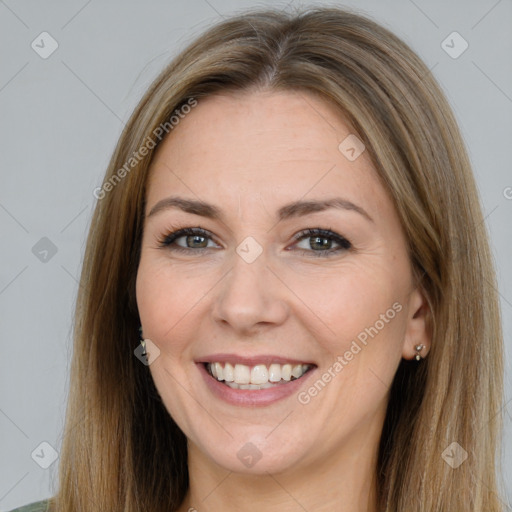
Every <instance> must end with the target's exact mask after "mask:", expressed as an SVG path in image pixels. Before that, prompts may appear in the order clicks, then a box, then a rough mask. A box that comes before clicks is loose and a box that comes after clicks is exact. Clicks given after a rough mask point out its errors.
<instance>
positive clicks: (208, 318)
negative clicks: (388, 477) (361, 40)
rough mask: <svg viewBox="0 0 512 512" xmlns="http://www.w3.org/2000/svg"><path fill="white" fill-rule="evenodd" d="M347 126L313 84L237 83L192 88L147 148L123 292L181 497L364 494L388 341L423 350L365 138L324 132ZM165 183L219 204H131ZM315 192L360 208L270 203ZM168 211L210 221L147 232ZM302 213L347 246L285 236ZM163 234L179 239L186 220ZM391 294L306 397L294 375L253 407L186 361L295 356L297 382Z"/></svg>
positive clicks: (343, 502)
mask: <svg viewBox="0 0 512 512" xmlns="http://www.w3.org/2000/svg"><path fill="white" fill-rule="evenodd" d="M350 133H352V130H351V129H350V127H349V126H348V125H347V124H345V122H344V121H343V119H342V118H341V117H340V115H339V114H337V113H335V111H334V110H333V108H332V106H329V105H328V104H327V103H325V102H324V101H322V100H320V99H318V98H317V97H315V96H313V95H310V94H306V93H303V92H269V91H258V92H254V91H251V92H246V93H230V94H225V95H216V96H211V97H208V98H206V99H201V100H200V101H199V102H198V105H197V107H195V108H194V109H193V110H192V112H191V113H189V114H188V115H187V116H186V117H185V118H184V119H183V120H181V121H180V124H179V126H177V127H176V128H175V129H174V130H173V132H172V133H171V136H169V137H168V138H167V139H165V140H164V141H163V143H162V144H161V146H160V147H159V149H158V151H157V154H156V157H155V159H154V161H153V164H152V168H151V174H150V179H149V186H148V191H147V203H146V204H147V210H146V219H145V227H144V236H143V240H142V252H141V260H140V266H139V269H138V274H137V302H138V307H139V312H140V317H141V323H142V326H143V331H144V337H145V338H146V339H150V340H151V341H152V343H154V344H155V345H156V346H157V347H158V348H159V350H160V355H159V356H158V357H157V358H156V359H155V360H154V362H152V364H151V365H150V366H149V369H150V372H151V375H152V377H153V379H154V382H155V385H156V387H157V389H158V391H159V393H160V395H161V396H162V399H163V402H164V404H165V406H166V408H167V410H168V411H169V414H170V415H171V416H172V417H173V418H174V420H175V421H176V422H177V424H178V425H179V426H180V428H181V429H182V430H183V432H184V433H185V434H186V436H187V438H188V447H189V471H190V489H189V492H188V494H187V497H186V499H185V501H184V503H183V504H182V506H181V507H180V509H179V510H180V512H184V511H187V510H190V509H191V508H193V509H196V510H197V511H199V512H203V511H205V512H207V511H218V510H224V511H230V510H233V511H234V510H244V511H256V510H258V511H260V510H266V511H277V510H279V512H287V511H299V510H300V511H303V510H315V511H332V510H342V511H344V512H355V511H365V512H368V511H375V510H376V497H375V491H376V486H375V478H374V473H375V468H376V463H377V450H378V444H379V439H380V434H381V431H382V426H383V421H384V418H385V411H386V405H387V402H388V393H389V387H390V385H391V383H392V380H393V376H394V374H395V372H396V369H397V367H398V365H399V363H400V360H401V358H406V359H412V358H413V357H414V355H415V350H414V346H415V345H417V344H420V343H422V344H424V345H425V348H424V349H423V351H422V356H423V357H425V356H426V354H427V353H428V349H429V346H430V340H429V338H428V335H427V328H426V317H427V314H428V311H427V304H426V301H425V299H424V296H423V295H422V292H421V290H419V289H417V288H415V284H414V281H413V277H412V270H411V264H410V261H409V259H408V255H407V250H406V240H405V237H404V234H403V231H402V228H401V225H400V222H399V219H398V216H397V213H396V211H395V208H394V206H393V203H392V201H391V199H390V197H389V196H388V194H387V192H386V190H385V189H384V188H383V186H382V185H381V183H380V182H379V180H378V178H377V175H376V172H375V169H374V168H373V167H372V164H371V162H370V158H369V155H368V154H367V152H366V151H364V152H363V153H362V154H361V155H360V156H359V157H358V158H357V159H356V160H355V161H349V160H348V159H347V158H346V157H345V156H344V154H342V152H341V151H340V150H339V149H338V145H339V144H340V142H341V141H343V140H344V139H345V137H347V136H348V135H349V134H350ZM171 195H172V196H182V197H186V198H189V199H201V200H203V201H206V202H208V203H212V204H214V205H216V206H217V207H219V208H220V209H222V212H223V216H224V217H223V220H222V221H219V220H213V219H209V218H205V217H203V216H199V215H196V214H192V213H187V212H183V211H181V210H179V209H176V208H170V209H164V210H161V211H159V212H158V213H156V214H154V215H151V216H149V217H148V214H149V212H150V211H151V210H152V208H153V207H154V206H155V205H156V204H157V203H158V202H159V201H160V200H162V199H164V198H166V197H169V196H171ZM330 197H343V198H344V199H347V200H349V201H351V202H352V203H355V204H356V205H358V206H359V207H361V208H363V209H364V210H365V211H366V212H367V213H368V215H369V216H370V217H371V219H372V220H368V219H367V218H365V216H363V215H361V214H360V213H358V212H356V211H353V210H343V209H335V208H330V209H326V210H324V211H320V212H314V213H308V214H307V215H305V216H302V217H294V218H290V219H287V220H283V221H281V222H278V221H277V219H276V212H277V210H278V209H279V208H280V207H281V206H283V205H285V204H287V203H290V202H293V201H297V200H301V199H302V200H305V199H307V200H312V199H326V198H330ZM185 227H190V228H196V227H202V228H204V229H206V230H207V231H209V232H210V233H211V238H210V239H208V238H206V239H205V240H203V239H200V240H199V242H197V241H196V245H195V246H194V245H193V244H194V241H193V240H190V239H189V241H188V244H189V245H188V247H190V246H192V248H190V249H189V252H188V253H180V252H176V251H173V250H172V246H170V247H160V245H159V240H161V239H162V238H163V237H165V236H166V235H167V234H169V233H170V232H171V231H174V230H176V229H178V228H185ZM307 228H323V229H330V230H332V231H333V232H335V233H337V234H339V235H341V236H343V237H345V238H346V239H348V240H349V241H350V242H351V244H352V247H351V248H350V249H348V250H342V251H339V252H336V253H331V255H329V256H325V255H321V256H316V255H315V254H314V252H315V251H316V252H318V250H319V249H318V245H315V243H314V241H315V237H314V236H313V237H312V238H311V236H305V237H304V238H302V240H300V241H297V240H295V239H294V238H293V235H294V234H296V233H299V232H300V231H302V230H304V229H307ZM249 236H251V237H253V238H254V239H255V240H256V241H257V242H258V243H259V245H260V246H261V248H262V249H263V252H262V253H261V254H260V255H259V256H258V257H257V258H256V259H255V261H253V262H252V263H248V262H247V261H246V260H244V259H243V258H242V257H240V256H239V254H238V253H237V252H236V248H237V246H238V245H239V244H240V243H241V242H242V241H243V240H244V239H245V238H246V237H249ZM323 238H324V237H322V236H321V239H322V240H323ZM327 242H328V240H327ZM198 244H199V245H198ZM206 244H207V247H208V248H207V249H201V248H197V247H198V246H199V247H204V246H205V245H206ZM176 245H179V246H181V247H182V248H184V247H187V237H186V236H184V237H182V238H180V239H179V240H177V241H176V242H175V246H176ZM328 247H329V248H330V249H331V250H334V249H336V248H337V247H338V244H337V243H336V242H335V241H332V242H331V245H329V246H328ZM395 303H398V304H399V305H400V306H401V311H400V312H399V313H397V314H396V316H394V318H393V319H392V320H389V321H388V322H387V323H385V326H384V327H383V328H382V329H380V330H379V331H378V334H377V335H375V336H374V337H373V338H369V339H368V343H367V345H365V346H363V345H361V344H360V345H361V347H362V349H361V350H360V351H359V352H358V353H357V355H355V356H354V357H353V358H352V360H351V361H348V362H347V364H346V365H344V367H343V369H342V371H340V372H338V373H336V376H335V377H333V378H332V379H331V380H330V382H328V384H327V385H326V386H325V387H324V388H323V389H322V390H321V392H319V393H318V394H317V395H316V396H314V397H311V400H310V401H309V403H307V404H303V403H300V402H299V400H298V394H297V393H294V394H292V395H291V396H290V397H287V398H286V399H284V400H280V401H278V402H275V403H273V404H271V405H268V406H263V407H262V406H258V407H241V406H235V405H232V404H228V403H226V402H224V401H222V400H221V399H219V398H217V397H216V396H215V395H213V394H212V393H211V391H210V390H209V388H208V387H207V386H206V384H205V382H204V380H203V378H201V375H200V374H199V371H198V368H197V365H196V364H195V362H194V360H197V358H198V357H201V356H204V355H207V354H213V353H230V354H233V353H236V354H243V355H248V356H251V355H261V354H278V355H281V356H284V357H289V358H294V359H300V360H303V361H305V362H306V361H307V362H311V361H312V362H314V363H315V364H316V365H317V368H316V369H315V370H314V376H313V375H310V376H309V377H308V381H307V384H305V385H303V387H301V388H300V391H304V390H306V391H307V389H308V388H309V387H310V386H311V385H312V384H313V383H314V382H315V381H316V380H317V379H318V378H320V377H321V375H322V374H323V373H324V372H326V371H328V369H329V368H331V371H332V367H333V364H334V363H335V361H336V360H337V357H338V356H339V355H341V356H343V354H344V353H345V352H346V351H347V350H349V349H350V347H351V343H352V342H353V340H356V339H357V336H358V334H360V333H361V332H363V331H364V330H365V328H368V327H370V326H374V325H375V324H376V321H377V320H379V318H381V317H380V315H382V314H385V313H386V311H387V310H389V309H390V308H391V307H392V305H393V304H395ZM248 442H251V443H253V444H254V445H255V446H256V447H257V448H258V450H259V451H260V453H261V455H262V457H261V459H260V460H259V461H258V462H257V463H256V464H254V465H253V466H252V467H250V468H248V467H245V466H244V465H243V464H242V463H241V461H240V460H239V458H238V457H237V452H238V451H239V450H240V449H241V448H242V447H243V446H244V445H245V444H246V443H248Z"/></svg>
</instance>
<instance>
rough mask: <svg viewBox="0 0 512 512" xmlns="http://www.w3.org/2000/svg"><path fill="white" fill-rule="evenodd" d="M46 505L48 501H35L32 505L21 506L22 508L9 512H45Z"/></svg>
mask: <svg viewBox="0 0 512 512" xmlns="http://www.w3.org/2000/svg"><path fill="white" fill-rule="evenodd" d="M47 504H48V500H43V501H35V502H34V503H29V504H28V505H23V507H19V508H15V509H14V510H11V512H46V506H47Z"/></svg>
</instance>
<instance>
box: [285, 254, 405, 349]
mask: <svg viewBox="0 0 512 512" xmlns="http://www.w3.org/2000/svg"><path fill="white" fill-rule="evenodd" d="M293 274H294V275H292V274H291V273H289V275H288V276H286V280H287V281H288V282H293V292H294V294H295V295H296V296H297V297H298V299H299V300H298V301H296V304H297V307H298V308H301V310H302V311H301V312H300V314H299V311H297V314H296V317H297V318H300V319H301V321H303V322H304V324H305V325H306V323H307V324H308V325H307V328H308V330H310V331H315V332H317V333H318V338H317V341H318V342H321V343H322V344H323V345H324V348H325V349H327V351H328V352H329V353H330V354H339V353H340V352H344V351H345V350H349V349H350V345H351V342H352V341H353V340H358V341H359V342H360V345H361V346H363V347H364V346H365V345H364V343H365V341H366V342H368V340H372V339H374V338H375V339H376V338H377V336H378V337H379V339H381V340H382V339H384V338H385V339H386V340H387V342H386V343H387V344H388V345H389V344H390V343H395V345H396V344H399V342H400V339H401V334H402V333H403V323H404V317H405V315H404V314H403V313H402V314H400V310H403V309H404V304H403V301H404V299H403V297H404V293H403V291H404V289H405V287H404V286H402V283H401V282H400V279H399V277H398V276H397V275H396V274H395V275H394V276H393V275H392V273H391V272H389V271H387V268H382V265H373V266H372V265H369V264H366V263H364V262H363V263H361V264H357V265H356V264H347V265H344V266H342V267H340V268H339V269H337V270H336V271H332V270H331V271H329V272H325V271H323V272H320V271H319V272H315V273H309V274H306V273H302V274H299V273H297V272H294V273H293ZM368 344H369V343H368Z"/></svg>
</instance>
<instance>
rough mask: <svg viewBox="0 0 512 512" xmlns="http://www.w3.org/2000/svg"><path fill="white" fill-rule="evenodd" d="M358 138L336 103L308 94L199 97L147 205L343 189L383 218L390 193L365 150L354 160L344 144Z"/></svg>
mask: <svg viewBox="0 0 512 512" xmlns="http://www.w3.org/2000/svg"><path fill="white" fill-rule="evenodd" d="M347 137H348V139H347ZM353 137H355V134H354V133H353V131H352V130H351V128H350V126H349V125H348V124H347V123H346V122H345V121H344V120H343V119H342V117H341V115H340V113H339V112H338V111H337V110H336V109H335V108H334V107H333V106H332V105H330V104H329V103H327V102H325V101H323V100H321V99H319V98H318V97H316V96H314V95H312V94H308V93H305V92H299V91H286V92H268V91H267V92H250V93H248V92H245V93H230V94H222V95H215V96H210V97H207V98H204V99H199V100H198V105H197V106H196V107H195V108H194V109H193V110H191V112H190V113H189V114H187V115H186V116H184V118H183V119H181V120H180V123H179V124H178V125H177V126H176V127H175V128H174V129H173V131H172V132H171V133H170V135H169V136H168V137H167V138H166V139H165V140H164V141H163V142H162V144H161V145H160V147H159V148H158V151H157V153H156V155H155V158H154V160H153V163H152V169H151V175H150V182H149V194H148V195H149V197H148V204H150V203H151V202H155V201H158V200H159V199H161V198H162V197H165V195H169V193H171V192H172V193H183V194H185V195H187V196H188V197H190V196H197V197H200V198H202V199H204V198H209V199H211V198H212V195H214V196H215V198H216V200H217V202H222V201H225V202H226V203H229V202H231V201H232V200H233V198H236V199H237V200H238V201H240V200H241V197H242V196H243V198H245V200H246V201H249V200H250V198H251V197H265V198H266V199H268V200H269V201H270V202H272V201H273V200H275V201H277V202H287V201H294V200H297V199H299V198H302V197H305V196H306V198H318V197H323V196H325V195H327V194H328V195H333V194H342V195H344V196H350V199H351V200H352V199H353V200H357V201H360V202H366V203H368V202H370V203H372V205H373V206H372V208H373V210H374V214H376V215H379V214H380V213H382V212H379V210H382V209H386V208H389V207H390V204H389V198H388V197H387V195H386V193H385V190H384V189H383V187H382V186H381V184H380V182H379V180H378V178H377V174H376V172H375V169H374V168H373V166H372V164H371V161H370V158H369V155H368V154H367V152H366V151H363V152H362V153H361V154H360V156H359V157H357V158H356V159H355V160H351V159H349V158H347V154H346V153H345V152H344V150H345V149H346V147H345V146H346V143H345V142H343V141H349V142H348V144H349V145H351V143H352V142H353V141H354V139H352V138H353ZM355 140H356V141H357V140H358V139H355ZM340 143H342V146H341V150H340ZM355 149H356V150H358V152H359V150H360V149H361V148H360V147H356V148H355ZM352 154H353V153H352Z"/></svg>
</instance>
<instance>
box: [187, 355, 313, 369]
mask: <svg viewBox="0 0 512 512" xmlns="http://www.w3.org/2000/svg"><path fill="white" fill-rule="evenodd" d="M195 362H196V363H230V364H232V365H233V366H234V365H235V364H244V365H246V366H256V365H257V364H264V365H266V366H269V365H271V364H272V363H276V364H288V363H289V364H292V365H295V364H310V365H312V366H317V365H316V364H315V363H313V362H311V361H304V360H299V359H290V358H288V357H283V356H278V355H272V354H264V355H260V356H249V357H248V356H241V355H240V356H239V355H237V354H211V355H208V356H205V357H201V358H199V359H196V360H195Z"/></svg>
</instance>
